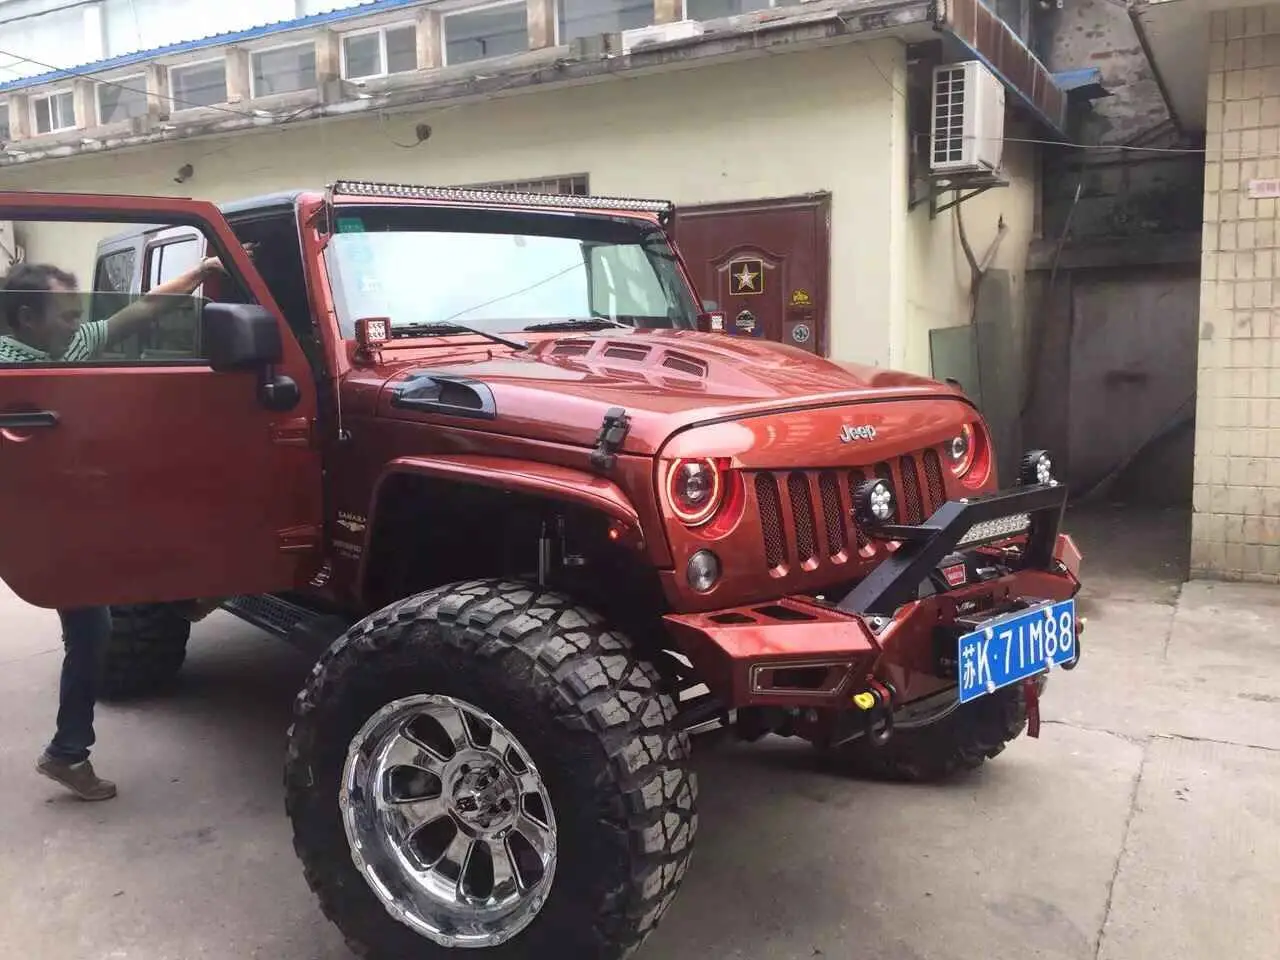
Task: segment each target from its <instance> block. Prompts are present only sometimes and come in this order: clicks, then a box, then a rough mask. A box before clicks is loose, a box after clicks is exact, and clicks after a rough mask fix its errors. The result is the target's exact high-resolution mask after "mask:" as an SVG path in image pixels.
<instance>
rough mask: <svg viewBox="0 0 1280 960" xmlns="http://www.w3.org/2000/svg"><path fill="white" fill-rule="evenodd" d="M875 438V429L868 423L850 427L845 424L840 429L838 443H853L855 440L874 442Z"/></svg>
mask: <svg viewBox="0 0 1280 960" xmlns="http://www.w3.org/2000/svg"><path fill="white" fill-rule="evenodd" d="M875 438H876V428H875V427H873V426H871V424H869V423H865V424H859V425H858V426H856V427H851V426H850V425H849V424H847V423H846V424H845V425H844V426H843V427H841V428H840V442H841V443H853V442H854V441H855V440H874V439H875Z"/></svg>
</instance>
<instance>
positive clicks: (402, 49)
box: [342, 23, 418, 80]
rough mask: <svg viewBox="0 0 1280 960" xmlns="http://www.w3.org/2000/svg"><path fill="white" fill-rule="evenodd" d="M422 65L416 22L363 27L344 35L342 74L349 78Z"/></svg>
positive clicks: (415, 67) (405, 70)
mask: <svg viewBox="0 0 1280 960" xmlns="http://www.w3.org/2000/svg"><path fill="white" fill-rule="evenodd" d="M417 69H418V28H417V27H415V26H414V25H413V24H412V23H410V24H397V25H395V26H389V27H378V28H377V29H374V30H360V31H358V32H355V33H348V34H344V35H343V37H342V75H343V76H344V77H346V78H347V79H348V80H362V79H364V78H366V77H385V76H387V75H388V74H391V73H407V72H408V71H410V70H417Z"/></svg>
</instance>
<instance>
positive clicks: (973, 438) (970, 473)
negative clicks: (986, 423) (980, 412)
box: [944, 422, 991, 489]
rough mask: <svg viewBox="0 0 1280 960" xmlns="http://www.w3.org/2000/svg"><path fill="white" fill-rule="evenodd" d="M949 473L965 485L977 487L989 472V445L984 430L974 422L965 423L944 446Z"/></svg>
mask: <svg viewBox="0 0 1280 960" xmlns="http://www.w3.org/2000/svg"><path fill="white" fill-rule="evenodd" d="M944 450H945V456H946V460H947V467H948V469H949V470H950V471H951V475H952V476H953V477H955V478H956V479H957V480H959V481H960V482H961V483H963V484H964V485H965V486H966V487H971V488H974V489H977V488H978V487H981V486H982V485H983V484H985V483H986V482H987V477H988V475H989V474H990V472H991V447H990V444H989V443H988V442H987V435H986V431H984V430H983V429H982V427H981V425H980V424H978V423H975V422H970V423H966V424H965V425H964V426H963V427H961V428H960V432H959V433H958V434H956V435H955V436H954V437H952V438H951V439H950V440H948V441H947V442H946V444H945V447H944Z"/></svg>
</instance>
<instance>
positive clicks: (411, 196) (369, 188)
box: [329, 180, 674, 216]
mask: <svg viewBox="0 0 1280 960" xmlns="http://www.w3.org/2000/svg"><path fill="white" fill-rule="evenodd" d="M329 190H330V193H331V194H332V195H333V196H335V197H337V196H346V197H388V198H391V199H404V200H436V201H441V202H444V203H477V204H485V203H487V204H507V205H510V206H524V207H550V208H553V209H557V210H635V211H637V212H643V213H657V214H661V215H663V216H668V215H670V213H671V211H672V210H673V209H674V205H673V204H671V203H670V202H668V201H666V200H635V199H626V198H622V197H579V196H574V195H570V194H560V193H516V192H508V191H505V190H472V189H468V188H466V187H425V186H414V185H412V184H404V183H373V182H370V181H365V180H338V181H336V182H335V183H334V184H333V185H332V186H330V188H329Z"/></svg>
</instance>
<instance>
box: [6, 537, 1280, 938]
mask: <svg viewBox="0 0 1280 960" xmlns="http://www.w3.org/2000/svg"><path fill="white" fill-rule="evenodd" d="M1185 522H1186V517H1185V515H1178V514H1163V515H1138V514H1132V513H1130V514H1128V515H1125V516H1121V515H1118V514H1114V513H1108V512H1106V511H1103V512H1101V513H1099V512H1097V511H1091V512H1090V513H1088V514H1083V515H1080V516H1073V517H1072V518H1071V520H1070V528H1071V529H1072V530H1074V531H1076V532H1078V533H1079V535H1080V538H1081V541H1082V545H1083V548H1084V549H1085V552H1086V561H1085V563H1086V566H1085V571H1086V576H1087V579H1088V588H1087V592H1086V594H1085V598H1084V599H1085V603H1086V605H1087V608H1088V609H1087V613H1088V615H1089V617H1090V621H1089V626H1088V629H1087V632H1086V634H1085V638H1084V642H1085V646H1084V652H1085V656H1084V660H1083V663H1082V664H1081V666H1080V668H1079V669H1078V670H1076V671H1075V672H1074V673H1070V674H1059V675H1057V676H1055V677H1054V679H1053V681H1052V682H1051V683H1050V686H1049V689H1048V691H1047V693H1046V698H1045V701H1044V705H1043V708H1044V715H1045V719H1046V720H1047V722H1046V723H1045V725H1044V728H1043V731H1042V735H1041V738H1040V740H1039V741H1038V742H1037V741H1033V740H1029V739H1025V738H1024V739H1022V740H1019V741H1018V742H1017V743H1015V744H1014V745H1013V746H1012V747H1011V748H1010V749H1009V750H1008V751H1007V752H1006V753H1005V755H1004V756H1002V757H1001V758H1000V759H999V760H998V761H996V762H995V763H992V764H989V765H987V767H986V768H985V769H983V770H982V771H980V772H978V773H976V774H973V775H969V776H965V777H962V778H960V779H958V780H956V781H955V782H952V783H950V784H947V785H945V786H930V787H909V786H908V787H904V786H890V785H881V784H874V783H866V782H859V781H854V780H845V779H838V778H833V777H830V776H825V775H822V774H820V773H818V772H815V770H814V768H813V766H812V762H811V761H812V757H811V754H810V751H809V750H808V748H807V747H806V746H805V745H803V744H800V743H797V742H788V741H781V740H774V741H766V742H765V743H764V744H758V745H756V746H754V747H750V746H735V745H731V744H727V743H724V742H718V741H708V742H705V743H704V744H702V745H701V746H700V748H699V750H698V756H697V767H698V769H699V773H700V775H701V781H702V828H701V833H700V835H699V838H698V852H697V854H696V856H695V858H694V865H693V867H692V868H691V870H690V872H689V875H688V877H687V879H686V882H685V885H684V888H683V891H682V893H681V896H680V897H679V898H678V899H677V901H676V904H675V906H674V907H673V908H672V910H671V912H670V913H669V914H668V915H667V919H666V920H665V921H664V923H663V925H662V927H661V929H660V930H659V931H658V933H657V934H656V935H655V936H654V937H653V939H652V940H651V941H650V943H649V945H648V946H647V947H646V948H645V949H644V951H643V952H642V954H641V955H640V957H639V958H638V960H704V958H707V957H714V958H716V960H727V958H743V960H801V958H813V957H828V958H833V960H834V958H840V960H856V958H862V957H871V956H875V957H877V958H878V960H1004V958H1010V960H1015V958H1016V960H1023V958H1028V957H1040V958H1053V960H1068V958H1069V960H1079V958H1104V960H1168V958H1177V960H1201V958H1204V960H1228V958H1230V960H1252V958H1259V960H1261V958H1269V957H1275V956H1277V950H1278V949H1280V948H1278V947H1277V944H1280V910H1278V909H1277V905H1278V904H1280V638H1277V636H1276V627H1277V625H1280V590H1276V589H1274V588H1265V587H1250V586H1240V585H1227V584H1210V583H1193V584H1189V585H1186V586H1181V585H1180V580H1181V577H1182V575H1183V572H1184V571H1185ZM1135 534H1139V535H1137V536H1135ZM0 624H3V631H2V633H0V636H3V640H0V662H2V663H3V670H0V713H2V714H3V718H4V723H3V726H2V727H0V783H3V784H4V786H5V789H4V791H3V792H2V793H0V956H3V957H6V958H7V957H14V958H28V957H30V958H36V957H39V958H41V960H108V958H110V960H196V958H210V960H244V958H250V957H261V958H271V960H350V954H349V953H348V952H347V951H346V949H345V947H344V946H343V944H342V941H341V938H340V937H339V936H338V934H337V933H336V931H335V930H334V929H333V928H332V927H331V926H330V925H329V924H328V923H327V922H326V921H325V920H324V919H323V918H322V917H321V915H320V913H319V911H318V910H317V908H316V907H315V905H314V903H313V901H312V898H311V895H310V893H309V891H308V890H307V888H306V885H305V884H304V882H303V880H302V876H301V872H300V870H299V868H298V865H297V863H296V861H295V859H294V855H293V852H292V849H291V846H290V838H289V826H288V823H287V821H286V819H285V816H284V812H283V810H282V805H281V799H280V765H281V747H282V743H283V738H284V730H285V727H286V724H287V722H288V713H289V706H290V699H291V696H292V694H293V692H294V691H295V689H296V688H297V687H298V686H299V684H300V683H301V681H302V678H303V676H304V674H305V672H306V670H307V664H306V663H303V662H302V661H301V660H300V659H299V658H298V657H297V656H296V655H295V654H294V653H293V652H292V651H290V650H288V649H286V648H284V647H283V646H281V645H278V644H276V643H274V642H271V641H269V640H266V639H264V638H263V637H262V635H260V634H258V633H256V632H255V631H254V630H253V629H251V628H249V627H247V626H245V625H242V624H240V623H239V622H237V621H235V620H233V619H231V618H230V617H227V616H225V615H221V614H219V615H215V616H214V617H212V618H210V619H209V620H208V621H206V622H205V623H203V624H201V625H200V626H199V627H198V628H197V630H196V639H195V641H194V642H193V644H192V650H191V658H190V662H189V666H188V668H187V669H186V671H185V674H184V679H183V683H182V684H181V687H180V688H179V689H178V690H177V691H176V692H175V693H173V694H172V695H170V696H169V697H167V698H166V699H164V700H158V701H156V702H153V703H149V704H146V705H139V706H131V707H128V708H114V707H109V708H103V709H102V710H101V715H100V716H101V719H100V723H99V748H98V750H97V752H96V754H95V759H96V761H97V763H98V765H99V767H100V769H101V770H102V771H103V772H104V773H106V774H107V775H109V776H111V777H112V778H114V779H116V780H117V781H118V782H119V783H120V785H121V795H120V797H119V798H118V799H116V800H114V801H112V802H110V803H106V804H99V805H89V804H82V803H78V802H76V801H72V800H68V799H65V798H64V797H63V796H61V795H59V794H58V793H57V792H56V790H55V789H54V788H53V787H52V785H51V784H49V783H47V782H46V781H44V780H42V779H40V778H38V777H37V776H36V775H35V774H34V773H33V772H32V769H31V765H32V761H33V760H34V759H35V756H36V753H37V752H38V750H39V748H40V746H41V745H42V741H43V739H44V738H45V737H47V735H48V734H49V727H50V723H51V720H52V715H53V711H54V706H55V690H56V675H57V669H58V664H59V657H58V651H59V644H58V637H57V631H56V624H57V622H56V618H55V617H54V616H53V615H52V614H50V613H47V612H44V611H38V610H33V609H31V608H29V607H26V606H24V605H23V604H22V603H21V602H19V601H17V600H15V599H14V598H12V597H11V596H9V595H7V594H5V595H3V596H0ZM1268 904H1270V906H1268Z"/></svg>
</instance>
